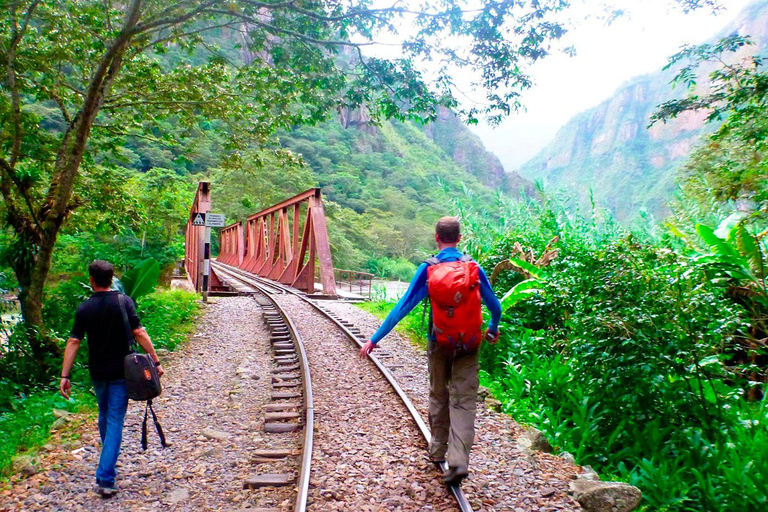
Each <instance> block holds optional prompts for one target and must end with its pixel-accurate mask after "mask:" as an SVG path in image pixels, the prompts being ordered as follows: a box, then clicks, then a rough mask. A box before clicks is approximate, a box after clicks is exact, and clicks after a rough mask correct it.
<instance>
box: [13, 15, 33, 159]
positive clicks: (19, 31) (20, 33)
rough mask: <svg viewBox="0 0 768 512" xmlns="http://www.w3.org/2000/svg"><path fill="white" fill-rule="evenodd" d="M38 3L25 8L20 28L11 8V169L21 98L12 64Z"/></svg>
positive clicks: (18, 139) (16, 151) (16, 147)
mask: <svg viewBox="0 0 768 512" xmlns="http://www.w3.org/2000/svg"><path fill="white" fill-rule="evenodd" d="M39 3H40V1H39V0H35V1H34V2H32V3H31V4H30V5H29V7H28V8H27V12H26V14H25V15H24V22H23V23H22V25H21V28H19V26H18V22H17V20H16V8H15V6H14V7H12V8H11V20H12V22H13V35H12V36H11V44H10V48H9V49H8V77H7V78H8V89H9V91H10V94H11V118H12V123H13V142H12V144H11V158H10V161H9V162H8V163H9V164H10V166H11V169H13V167H14V166H15V165H16V161H17V160H18V159H19V154H20V153H21V139H22V131H21V98H20V94H19V87H18V85H17V84H16V69H15V68H14V64H15V63H16V48H18V46H19V42H21V38H22V37H24V33H25V32H26V31H27V27H28V26H29V20H30V18H31V17H32V13H33V12H34V10H35V8H36V7H37V5H38V4H39Z"/></svg>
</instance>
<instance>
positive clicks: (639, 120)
mask: <svg viewBox="0 0 768 512" xmlns="http://www.w3.org/2000/svg"><path fill="white" fill-rule="evenodd" d="M734 32H737V33H739V34H740V35H750V36H752V38H753V40H754V42H755V43H756V46H752V47H747V48H745V49H744V52H743V53H742V54H739V55H736V58H740V57H745V56H747V55H749V54H752V53H755V52H756V51H761V50H763V49H764V48H765V47H766V45H768V0H759V1H756V2H754V3H752V4H750V5H749V6H748V7H747V8H745V9H744V10H743V11H742V12H741V13H740V14H739V15H738V16H737V18H736V20H734V21H733V22H732V23H731V24H730V25H729V26H728V27H727V28H726V29H725V30H724V31H722V32H721V33H720V34H718V35H716V36H715V37H714V38H713V39H712V40H711V42H714V41H716V40H718V39H719V38H721V37H723V36H725V35H729V34H732V33H734ZM674 75H675V70H674V69H672V70H668V71H657V72H654V73H650V74H647V75H644V76H640V77H637V78H635V79H633V80H630V81H629V82H627V83H626V84H624V85H622V86H621V87H620V88H619V89H618V90H617V91H616V93H615V94H614V95H613V96H612V97H611V98H609V99H607V100H606V101H604V102H603V103H601V104H600V105H598V106H596V107H594V108H592V109H589V110H587V111H586V112H582V113H581V114H578V115H576V116H575V117H573V118H572V119H571V120H570V121H568V123H566V124H565V126H563V127H562V128H561V129H560V130H559V131H558V133H557V135H556V136H555V138H554V140H553V141H552V142H551V143H550V144H549V145H548V146H547V147H545V148H544V149H543V150H542V151H541V152H540V153H539V154H538V155H536V156H535V157H534V158H533V159H531V160H530V161H528V162H526V163H525V164H524V165H523V166H522V167H521V168H520V174H522V175H523V176H524V177H526V178H529V179H533V180H539V179H543V180H544V181H545V182H546V183H547V184H548V185H549V186H554V187H557V188H564V189H566V190H571V191H576V192H577V196H578V197H579V199H580V201H581V202H582V203H584V202H586V201H588V200H589V199H588V198H589V192H590V189H591V190H592V192H593V193H594V198H595V200H596V201H597V202H598V203H599V204H602V205H604V206H607V207H608V208H609V209H610V210H611V211H612V212H613V213H614V214H615V215H616V216H617V217H618V218H619V219H622V220H631V219H632V218H634V217H635V216H636V215H637V213H638V212H639V211H640V210H641V209H645V210H647V211H649V212H650V213H652V214H654V215H656V216H657V217H663V216H665V215H666V214H667V213H668V209H667V206H666V202H667V200H668V199H669V198H670V196H671V194H672V193H673V191H674V186H675V174H676V169H677V168H678V167H679V166H680V165H681V164H682V163H683V162H684V161H685V160H686V157H687V156H688V155H689V153H690V152H691V149H692V148H693V147H694V146H695V145H696V144H698V143H699V142H700V141H701V137H702V135H703V134H704V133H705V132H706V131H708V130H710V129H711V128H710V127H709V126H705V123H704V119H705V117H706V114H705V113H690V114H686V115H683V116H681V117H680V118H678V119H676V120H672V121H671V122H669V123H667V124H656V125H654V126H652V127H650V128H648V126H649V124H650V116H651V115H652V114H653V113H654V112H655V111H656V107H657V105H659V104H661V103H663V102H664V101H668V100H669V99H672V98H674V97H675V96H679V95H681V94H683V91H679V90H677V91H675V90H673V89H672V87H671V86H670V81H671V80H672V78H673V77H674Z"/></svg>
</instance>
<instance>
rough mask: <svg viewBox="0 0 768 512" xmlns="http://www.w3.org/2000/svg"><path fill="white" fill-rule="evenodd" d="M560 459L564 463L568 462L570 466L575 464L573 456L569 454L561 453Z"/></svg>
mask: <svg viewBox="0 0 768 512" xmlns="http://www.w3.org/2000/svg"><path fill="white" fill-rule="evenodd" d="M560 458H561V459H563V460H565V461H567V462H570V463H571V464H576V458H575V457H574V456H573V454H571V453H569V452H563V453H561V454H560Z"/></svg>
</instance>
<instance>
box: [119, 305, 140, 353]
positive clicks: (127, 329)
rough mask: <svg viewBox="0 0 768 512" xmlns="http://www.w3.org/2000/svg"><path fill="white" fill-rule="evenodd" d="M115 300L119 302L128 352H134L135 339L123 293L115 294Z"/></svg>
mask: <svg viewBox="0 0 768 512" xmlns="http://www.w3.org/2000/svg"><path fill="white" fill-rule="evenodd" d="M117 302H118V304H120V313H122V315H123V327H124V328H125V339H126V341H127V342H128V352H129V353H131V352H136V339H135V338H134V337H133V331H132V330H131V324H130V323H129V322H128V313H127V312H126V311H125V294H123V293H119V292H118V294H117Z"/></svg>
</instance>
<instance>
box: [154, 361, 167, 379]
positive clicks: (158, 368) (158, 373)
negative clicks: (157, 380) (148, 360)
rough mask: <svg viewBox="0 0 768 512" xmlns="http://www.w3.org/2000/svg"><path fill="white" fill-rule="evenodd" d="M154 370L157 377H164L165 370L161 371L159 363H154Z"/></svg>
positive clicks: (161, 366) (161, 367)
mask: <svg viewBox="0 0 768 512" xmlns="http://www.w3.org/2000/svg"><path fill="white" fill-rule="evenodd" d="M155 368H157V375H158V377H162V376H163V375H165V370H163V365H161V364H160V363H159V362H158V363H155Z"/></svg>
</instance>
